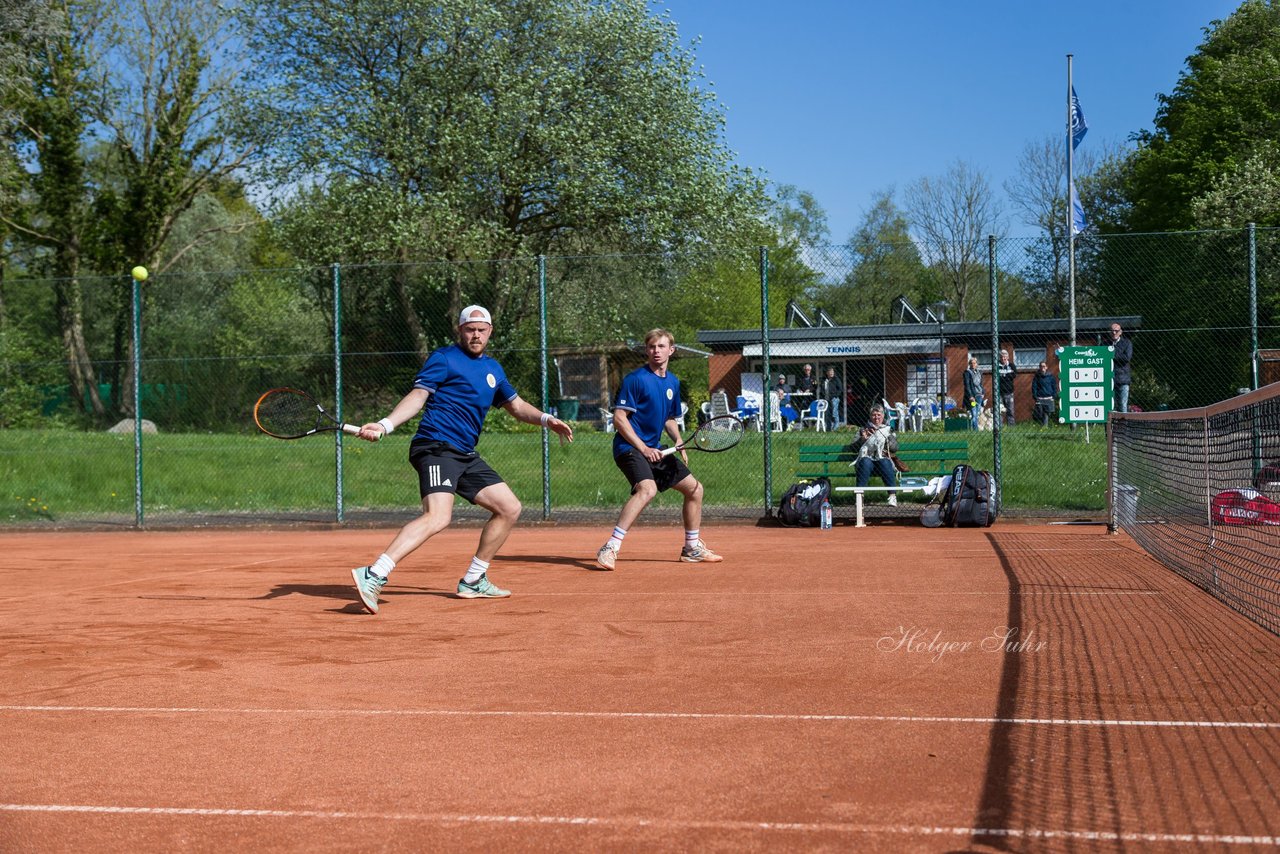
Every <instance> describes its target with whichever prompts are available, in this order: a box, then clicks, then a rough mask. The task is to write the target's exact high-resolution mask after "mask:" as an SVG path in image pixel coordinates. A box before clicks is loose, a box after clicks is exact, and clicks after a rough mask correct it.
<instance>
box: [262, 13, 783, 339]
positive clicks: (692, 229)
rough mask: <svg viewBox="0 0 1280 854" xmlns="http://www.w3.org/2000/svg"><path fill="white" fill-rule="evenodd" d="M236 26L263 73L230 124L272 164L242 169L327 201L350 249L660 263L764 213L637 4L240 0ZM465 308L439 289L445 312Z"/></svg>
mask: <svg viewBox="0 0 1280 854" xmlns="http://www.w3.org/2000/svg"><path fill="white" fill-rule="evenodd" d="M246 25H247V27H248V29H247V37H248V39H249V40H250V43H251V45H252V46H253V49H254V51H255V53H256V54H257V55H258V57H259V62H258V64H257V68H258V69H259V70H260V71H261V72H262V73H263V74H264V75H266V77H265V79H264V82H263V86H264V92H265V93H266V94H265V95H264V96H263V97H260V98H258V99H256V100H255V102H254V104H253V106H252V109H251V110H250V112H249V113H248V117H247V118H246V120H245V121H244V122H243V123H242V128H243V129H244V130H245V131H246V132H247V133H249V134H251V139H253V140H254V141H255V142H256V143H257V144H259V145H261V146H262V147H263V149H264V150H265V151H267V152H269V154H270V160H269V162H268V163H267V164H266V168H264V169H262V170H260V171H259V172H258V176H259V178H260V179H261V180H262V181H263V182H264V183H265V184H266V186H268V187H270V188H273V189H274V190H275V191H276V192H278V193H285V192H289V191H296V189H297V188H298V187H299V185H304V186H310V187H316V188H318V189H317V191H316V192H317V193H318V194H319V195H320V196H327V195H328V194H329V193H330V191H333V192H334V196H335V198H334V201H336V202H337V203H338V204H339V205H341V206H342V207H345V208H346V209H348V210H350V211H351V214H352V215H351V216H349V217H347V218H345V220H344V232H345V236H344V238H343V240H342V243H344V244H346V245H348V246H355V245H366V246H377V247H378V248H379V251H381V252H383V253H384V255H383V257H386V258H399V259H404V260H406V261H408V260H417V259H423V258H431V259H444V260H447V261H450V262H462V261H466V260H468V259H475V258H492V259H499V260H502V259H510V258H514V257H517V256H521V255H523V256H534V255H537V254H540V253H543V254H554V253H555V252H557V251H558V250H559V249H561V248H562V247H565V246H574V245H581V244H582V243H583V242H589V243H591V244H593V245H609V246H614V247H620V248H622V249H624V250H625V251H631V252H637V251H644V252H653V251H660V252H665V251H673V250H679V249H685V248H689V247H697V246H707V245H714V244H716V243H718V242H720V241H723V240H725V239H728V238H730V237H731V236H732V235H734V234H736V233H739V229H740V228H741V227H743V226H744V225H745V224H747V223H748V222H749V221H751V220H753V219H755V218H757V217H759V216H760V214H761V213H762V212H763V210H764V193H763V188H762V183H761V181H760V180H759V179H758V178H757V177H756V176H755V175H753V174H752V173H750V172H749V171H747V170H743V169H740V168H738V167H737V166H736V165H734V164H733V161H732V155H731V152H730V151H728V149H727V148H726V147H725V145H724V143H723V140H722V126H723V116H722V114H721V112H720V109H719V107H718V105H717V104H716V102H715V99H714V95H713V93H711V92H710V91H709V89H708V88H704V86H703V81H702V80H701V78H700V76H699V75H698V74H697V72H695V70H694V64H693V56H692V54H691V52H689V51H688V50H685V49H684V48H682V47H680V46H679V45H678V43H677V40H676V30H675V26H674V24H672V23H671V21H670V20H669V19H667V18H665V17H664V18H657V17H652V16H650V14H649V8H648V4H647V3H646V2H644V0H615V2H601V1H600V0H590V2H588V0H500V2H491V0H439V2H432V3H421V2H418V0H373V1H372V2H365V3H360V4H358V5H352V4H350V3H348V2H345V0H255V2H253V3H251V4H250V5H249V6H248V15H247V16H246ZM310 198H311V199H312V200H313V201H315V200H317V199H318V197H317V196H312V197H310ZM331 210H332V208H331ZM369 211H378V212H380V215H379V216H378V217H377V218H371V217H369V216H367V212H369ZM330 215H331V214H330ZM299 249H301V247H299ZM304 257H309V260H313V261H316V262H330V261H334V260H343V259H341V258H334V257H327V258H316V257H314V256H304ZM493 269H495V270H497V269H500V268H499V267H498V266H496V265H495V266H494V267H493ZM523 285H524V282H523V280H515V281H511V280H495V281H493V282H491V283H490V288H491V299H492V308H493V309H494V310H495V313H497V314H499V315H508V314H509V315H510V316H506V317H504V322H505V323H507V324H514V323H515V322H517V321H518V320H519V319H520V315H521V314H522V313H528V312H529V311H532V310H533V305H536V303H534V304H533V305H530V304H529V303H528V301H526V300H523V299H522V298H521V294H522V293H523V290H522V289H523ZM462 300H463V295H462V283H461V282H456V281H455V282H450V283H448V284H447V302H448V306H449V311H450V312H452V311H456V310H457V309H458V308H460V307H461V303H462ZM409 323H410V321H409V320H408V319H406V325H408V324H409Z"/></svg>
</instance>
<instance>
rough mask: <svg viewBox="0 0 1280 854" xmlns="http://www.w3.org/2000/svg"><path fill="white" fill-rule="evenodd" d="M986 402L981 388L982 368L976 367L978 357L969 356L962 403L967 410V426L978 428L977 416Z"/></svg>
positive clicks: (980, 413)
mask: <svg viewBox="0 0 1280 854" xmlns="http://www.w3.org/2000/svg"><path fill="white" fill-rule="evenodd" d="M986 402H987V396H986V393H985V392H984V391H983V389H982V368H980V367H978V357H977V356H970V357H969V367H968V368H967V369H965V372H964V405H965V407H966V408H967V409H968V410H969V426H970V428H971V429H973V430H977V429H978V418H979V416H981V415H982V407H983V406H984V405H985V404H986Z"/></svg>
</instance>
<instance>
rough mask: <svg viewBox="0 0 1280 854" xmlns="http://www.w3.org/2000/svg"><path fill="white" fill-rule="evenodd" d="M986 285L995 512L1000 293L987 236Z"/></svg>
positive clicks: (1000, 492) (999, 488) (1000, 488)
mask: <svg viewBox="0 0 1280 854" xmlns="http://www.w3.org/2000/svg"><path fill="white" fill-rule="evenodd" d="M987 284H988V286H989V287H990V288H991V414H992V416H993V417H992V419H991V453H992V460H991V465H992V469H991V472H992V474H993V475H994V476H995V479H996V511H997V512H999V511H1000V505H1002V504H1003V503H1004V473H1003V472H1002V471H1001V466H1000V422H1001V421H1002V420H1003V419H1002V418H1001V417H1000V404H999V401H1000V387H999V383H1000V377H999V376H998V375H997V374H996V364H997V361H998V360H997V359H996V354H997V353H999V352H1000V292H999V290H998V289H997V288H996V236H995V235H994V234H988V235H987Z"/></svg>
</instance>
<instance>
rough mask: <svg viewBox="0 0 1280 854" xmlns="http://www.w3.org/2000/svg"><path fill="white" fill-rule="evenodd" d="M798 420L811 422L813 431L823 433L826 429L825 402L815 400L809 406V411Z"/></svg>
mask: <svg viewBox="0 0 1280 854" xmlns="http://www.w3.org/2000/svg"><path fill="white" fill-rule="evenodd" d="M800 420H801V421H806V422H807V421H812V422H813V429H814V430H816V431H818V432H825V431H826V429H827V402H826V401H825V400H815V401H814V402H813V403H811V404H809V411H808V412H807V413H806V414H805V415H804V417H803V418H801V419H800Z"/></svg>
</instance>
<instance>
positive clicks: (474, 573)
mask: <svg viewBox="0 0 1280 854" xmlns="http://www.w3.org/2000/svg"><path fill="white" fill-rule="evenodd" d="M474 500H475V504H476V506H477V507H483V508H484V509H485V510H488V511H489V513H490V514H492V515H490V516H489V521H488V522H485V523H484V529H483V530H481V531H480V544H479V545H478V546H476V556H475V557H473V558H472V559H471V566H469V567H468V568H467V573H466V575H464V576H463V577H462V579H461V580H460V581H459V582H458V596H459V597H460V598H462V599H503V598H505V597H507V596H510V595H511V591H510V590H503V589H502V588H501V587H498V586H497V585H496V584H493V583H492V582H491V581H489V562H490V561H491V560H493V558H494V556H495V555H496V554H497V553H498V549H500V548H502V544H503V543H505V542H506V541H507V535H508V534H510V533H511V529H512V528H513V527H515V524H516V522H518V521H519V520H520V499H519V498H516V494H515V493H514V492H512V491H511V487H509V486H507V485H506V484H505V483H495V484H493V485H491V486H486V487H485V488H484V489H482V490H480V491H479V492H478V493H476V497H475V499H474Z"/></svg>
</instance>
